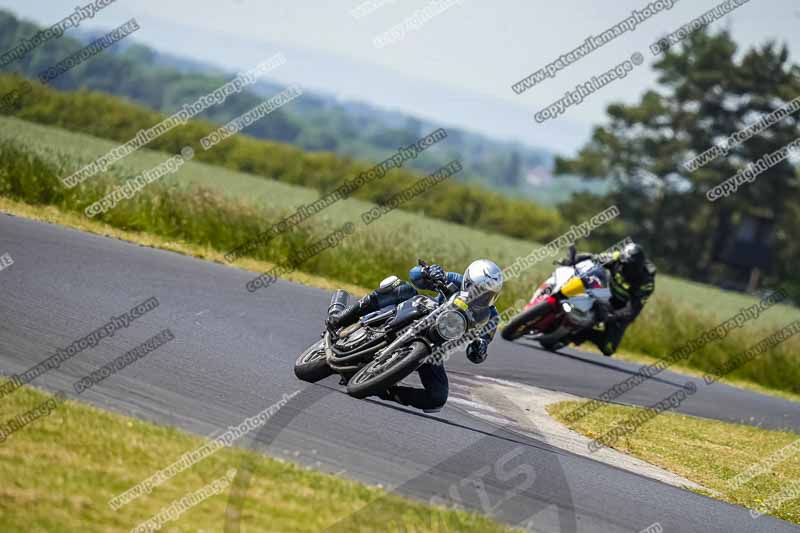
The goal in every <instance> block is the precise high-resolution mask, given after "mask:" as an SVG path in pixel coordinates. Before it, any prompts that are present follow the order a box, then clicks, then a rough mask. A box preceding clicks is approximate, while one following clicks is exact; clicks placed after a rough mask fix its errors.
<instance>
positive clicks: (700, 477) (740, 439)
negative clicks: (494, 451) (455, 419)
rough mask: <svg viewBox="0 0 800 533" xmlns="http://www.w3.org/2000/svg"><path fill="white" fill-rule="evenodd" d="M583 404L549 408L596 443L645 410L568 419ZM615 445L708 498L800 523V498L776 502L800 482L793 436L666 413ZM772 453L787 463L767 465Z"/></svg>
mask: <svg viewBox="0 0 800 533" xmlns="http://www.w3.org/2000/svg"><path fill="white" fill-rule="evenodd" d="M582 404H583V402H561V403H557V404H553V405H551V406H549V407H548V408H547V410H548V412H549V413H550V414H551V415H552V416H553V417H554V418H556V419H557V420H560V421H561V422H562V423H564V424H566V425H567V426H569V427H571V428H572V429H574V430H575V431H577V432H579V433H581V434H583V435H585V436H587V437H590V438H592V439H596V438H599V437H601V436H602V435H604V434H605V433H606V432H608V431H611V430H612V429H613V428H614V427H615V426H616V425H618V424H620V423H622V422H623V421H624V420H626V419H628V418H629V417H631V416H634V415H635V414H636V413H640V412H641V411H642V409H640V408H638V407H627V406H620V405H608V406H604V407H602V408H600V409H598V410H597V411H595V412H594V413H592V414H591V415H588V416H586V417H584V418H582V419H581V420H579V421H578V422H576V423H568V422H567V421H566V415H567V414H568V413H570V412H571V411H572V410H573V409H576V408H578V407H579V406H580V405H582ZM613 447H614V448H615V449H617V450H619V451H622V452H625V453H627V454H630V455H633V456H635V457H638V458H640V459H643V460H644V461H647V462H648V463H651V464H654V465H657V466H660V467H662V468H664V469H666V470H669V471H670V472H674V473H676V474H679V475H681V476H683V477H685V478H686V479H689V480H691V481H694V482H696V483H699V484H700V485H702V486H704V487H706V488H708V489H709V490H711V491H714V492H713V493H710V494H708V496H711V497H713V498H717V499H720V500H723V501H726V502H729V503H733V504H736V505H741V506H743V507H747V508H749V509H755V510H768V512H767V513H765V514H769V515H772V516H775V517H777V518H781V519H783V520H788V521H790V522H793V523H795V524H800V499H796V498H795V499H793V500H791V501H787V502H785V503H783V504H781V505H779V504H778V503H777V502H778V501H779V500H780V499H781V498H779V496H780V495H781V491H782V490H783V489H785V488H786V487H789V486H791V484H792V483H799V482H800V453H797V452H798V451H800V441H799V440H798V438H797V435H795V434H794V433H789V432H783V431H767V430H764V429H760V428H756V427H752V426H743V425H739V424H729V423H726V422H719V421H716V420H707V419H703V418H696V417H693V416H686V415H680V414H676V413H662V414H661V415H659V416H657V417H655V418H654V419H652V420H650V421H649V422H647V423H646V424H644V425H643V426H642V427H641V428H639V429H638V430H637V431H635V432H633V433H629V434H628V435H626V436H624V437H622V438H621V439H620V440H619V441H617V442H616V443H615V444H614V445H613ZM781 450H783V451H781ZM776 452H780V453H777V454H776ZM773 454H776V455H775V456H774V457H776V458H780V459H782V460H778V459H773V460H768V461H765V460H767V459H768V458H770V457H771V456H773ZM758 465H762V466H764V465H766V466H764V468H759V467H758ZM767 466H768V467H767ZM739 474H743V475H742V476H741V477H739V478H737V475H739ZM745 474H746V475H745ZM765 531H766V530H765Z"/></svg>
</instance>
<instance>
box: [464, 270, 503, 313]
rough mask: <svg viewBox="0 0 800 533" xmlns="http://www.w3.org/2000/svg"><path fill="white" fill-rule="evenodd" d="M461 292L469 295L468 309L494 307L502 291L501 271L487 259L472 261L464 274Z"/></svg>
mask: <svg viewBox="0 0 800 533" xmlns="http://www.w3.org/2000/svg"><path fill="white" fill-rule="evenodd" d="M461 290H462V291H465V292H468V293H469V297H468V301H469V304H470V307H475V308H478V309H481V308H485V307H489V306H491V305H494V303H495V301H497V297H498V296H500V291H501V290H503V271H502V270H500V267H498V266H497V265H496V264H494V262H492V261H489V260H488V259H478V260H477V261H473V262H472V264H470V265H469V266H468V267H467V270H466V271H465V272H464V281H462V282H461Z"/></svg>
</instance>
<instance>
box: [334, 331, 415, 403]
mask: <svg viewBox="0 0 800 533" xmlns="http://www.w3.org/2000/svg"><path fill="white" fill-rule="evenodd" d="M400 351H408V353H407V354H405V355H404V356H402V357H398V358H397V360H396V361H391V362H390V363H389V364H388V365H387V366H386V367H385V368H384V369H383V370H382V371H380V372H378V373H377V374H372V372H374V369H375V367H376V366H379V365H380V364H381V362H380V361H379V360H378V359H373V360H372V361H370V362H369V363H367V364H366V365H364V366H363V367H362V368H361V369H360V370H359V371H358V372H356V373H355V374H354V375H353V377H352V378H350V381H349V382H348V383H347V394H349V395H350V396H352V397H354V398H366V397H368V396H375V395H377V394H380V393H381V392H384V391H385V390H386V389H388V388H389V387H391V386H392V385H394V384H396V383H398V382H400V381H402V380H403V378H405V377H407V376H408V375H410V374H411V373H412V372H414V371H415V370H416V369H417V368H418V367H419V365H420V363H421V362H422V360H423V359H425V358H426V357H428V355H430V349H429V348H428V345H427V344H425V343H424V342H420V341H415V342H412V343H411V344H408V345H406V346H402V347H400V348H398V349H397V350H395V352H394V353H393V355H394V354H397V353H398V352H400Z"/></svg>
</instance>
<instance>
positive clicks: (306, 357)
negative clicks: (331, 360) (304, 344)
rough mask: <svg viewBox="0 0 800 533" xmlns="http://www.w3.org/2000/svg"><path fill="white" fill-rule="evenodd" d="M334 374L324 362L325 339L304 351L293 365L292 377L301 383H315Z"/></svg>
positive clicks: (326, 362)
mask: <svg viewBox="0 0 800 533" xmlns="http://www.w3.org/2000/svg"><path fill="white" fill-rule="evenodd" d="M333 374H335V372H334V370H333V369H332V368H331V367H330V366H328V361H326V360H325V339H320V340H319V341H317V342H315V343H314V344H312V345H311V346H309V347H308V348H306V349H305V351H303V353H301V354H300V357H298V358H297V361H295V363H294V375H295V376H297V377H298V378H299V379H302V380H303V381H308V382H309V383H316V382H317V381H319V380H321V379H325V378H327V377H328V376H331V375H333Z"/></svg>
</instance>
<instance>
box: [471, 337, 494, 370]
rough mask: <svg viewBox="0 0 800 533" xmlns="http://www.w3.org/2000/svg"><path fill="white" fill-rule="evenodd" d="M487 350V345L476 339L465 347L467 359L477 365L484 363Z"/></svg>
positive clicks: (483, 341) (484, 341)
mask: <svg viewBox="0 0 800 533" xmlns="http://www.w3.org/2000/svg"><path fill="white" fill-rule="evenodd" d="M488 348H489V343H488V342H486V340H484V339H477V340H474V341H472V343H471V344H470V345H469V346H467V359H469V360H470V361H472V362H473V363H475V364H476V365H479V364H481V363H483V362H484V361H486V351H487V349H488Z"/></svg>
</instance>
